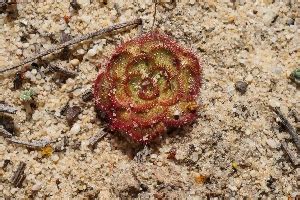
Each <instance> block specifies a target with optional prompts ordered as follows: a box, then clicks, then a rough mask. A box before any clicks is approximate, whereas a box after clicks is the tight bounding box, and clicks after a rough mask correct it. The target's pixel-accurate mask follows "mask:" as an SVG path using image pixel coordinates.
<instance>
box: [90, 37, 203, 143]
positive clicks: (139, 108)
mask: <svg viewBox="0 0 300 200" xmlns="http://www.w3.org/2000/svg"><path fill="white" fill-rule="evenodd" d="M200 86H201V65H200V63H199V60H198V59H197V57H196V56H195V55H194V54H193V53H191V52H190V51H188V50H186V49H184V48H182V47H180V46H179V45H178V44H177V43H176V42H175V41H173V40H172V39H170V38H169V37H167V36H165V35H162V34H160V33H158V32H153V33H149V34H146V35H143V36H140V37H138V38H136V39H133V40H130V41H128V42H126V43H124V44H122V45H120V46H119V47H117V48H116V51H115V53H114V54H113V55H112V57H111V59H110V62H109V63H108V64H107V65H106V72H105V75H104V74H99V76H98V78H97V79H96V81H95V86H94V96H95V101H96V107H97V108H98V109H100V110H101V111H104V112H105V113H106V116H107V117H108V119H109V120H108V123H109V127H110V128H111V130H113V131H116V132H120V133H123V134H124V135H126V136H128V137H129V138H131V140H133V141H135V142H138V143H144V144H145V143H149V142H151V141H152V140H154V139H155V138H156V137H158V136H159V135H161V134H163V133H165V132H166V130H167V129H168V128H170V127H181V126H183V125H185V124H189V123H192V122H193V121H195V120H196V118H197V115H196V109H197V108H198V106H197V104H196V98H197V97H198V95H199V90H200Z"/></svg>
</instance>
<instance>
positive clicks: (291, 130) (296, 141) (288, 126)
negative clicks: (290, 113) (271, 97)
mask: <svg viewBox="0 0 300 200" xmlns="http://www.w3.org/2000/svg"><path fill="white" fill-rule="evenodd" d="M271 109H272V110H273V111H274V112H275V113H276V114H277V116H278V117H279V118H280V119H281V122H282V124H283V125H284V127H285V128H286V130H287V131H288V133H289V134H290V135H291V136H292V140H293V142H294V144H295V146H296V148H297V151H298V152H300V138H299V136H298V134H297V132H296V129H295V128H294V127H293V126H292V124H291V123H290V122H289V121H288V119H287V118H286V117H285V116H284V115H283V114H282V112H281V110H280V109H279V108H278V107H271ZM281 147H282V148H283V150H284V151H285V152H286V153H287V155H288V157H289V158H290V160H291V162H292V163H293V165H294V166H299V165H300V159H297V158H296V157H295V156H293V154H292V152H291V151H290V150H289V149H288V146H287V144H286V142H282V143H281Z"/></svg>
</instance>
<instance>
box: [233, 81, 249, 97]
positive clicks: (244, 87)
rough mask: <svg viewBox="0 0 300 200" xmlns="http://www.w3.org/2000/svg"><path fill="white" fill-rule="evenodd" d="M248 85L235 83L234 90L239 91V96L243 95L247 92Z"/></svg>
mask: <svg viewBox="0 0 300 200" xmlns="http://www.w3.org/2000/svg"><path fill="white" fill-rule="evenodd" d="M247 87H248V84H247V83H246V82H244V81H237V82H236V83H235V89H236V90H237V91H239V92H240V93H241V94H245V93H246V91H247Z"/></svg>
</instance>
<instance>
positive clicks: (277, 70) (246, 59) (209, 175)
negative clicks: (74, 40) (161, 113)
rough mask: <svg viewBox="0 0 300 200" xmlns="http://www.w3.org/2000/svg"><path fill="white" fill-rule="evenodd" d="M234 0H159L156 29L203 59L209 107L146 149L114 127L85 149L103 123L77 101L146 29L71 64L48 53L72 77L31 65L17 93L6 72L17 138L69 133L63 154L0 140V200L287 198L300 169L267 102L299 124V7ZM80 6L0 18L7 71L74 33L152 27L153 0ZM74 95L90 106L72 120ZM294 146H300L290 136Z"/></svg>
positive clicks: (89, 45)
mask: <svg viewBox="0 0 300 200" xmlns="http://www.w3.org/2000/svg"><path fill="white" fill-rule="evenodd" d="M232 2H235V1H229V0H226V1H221V0H220V1H213V0H204V1H201V3H197V2H194V1H190V2H189V3H178V4H177V5H176V6H175V7H173V6H172V5H168V4H164V5H158V6H157V12H156V21H155V26H154V27H155V28H158V29H159V30H160V31H162V32H164V33H166V34H168V35H170V36H171V37H173V38H174V39H176V40H177V41H178V42H179V43H180V44H182V45H183V46H186V47H188V48H190V49H192V50H193V51H194V52H195V54H196V55H197V56H198V57H199V58H200V59H201V60H202V62H203V73H204V74H203V86H202V90H201V94H200V97H201V105H202V108H201V111H200V117H199V119H198V120H197V123H195V124H194V125H193V126H192V127H187V128H185V129H184V130H180V131H173V132H171V133H169V134H166V135H164V136H163V137H162V138H161V139H160V140H158V141H156V142H155V143H153V144H151V145H150V146H149V147H148V148H147V149H144V150H142V148H141V147H138V146H136V145H132V144H131V143H129V142H127V141H126V140H124V138H123V137H121V136H118V135H115V134H108V135H107V136H106V137H105V138H104V139H103V140H101V141H100V142H99V143H98V145H97V146H96V148H95V149H94V150H93V151H92V150H91V149H90V148H88V144H89V142H88V140H89V138H91V137H92V136H93V135H95V134H96V133H97V132H99V130H101V129H102V127H103V124H102V122H101V121H99V120H98V119H97V118H96V113H95V111H94V107H93V102H92V101H90V102H83V101H82V99H81V95H82V93H84V91H86V90H87V89H89V88H91V87H92V85H93V81H94V79H95V77H96V76H97V71H96V69H97V68H96V67H95V66H96V65H97V64H99V63H103V62H104V61H105V59H106V58H107V57H109V55H110V53H111V52H112V51H113V49H114V47H115V45H117V44H119V43H121V42H122V41H126V40H128V39H130V38H133V37H135V36H137V35H139V34H140V32H139V29H138V28H135V29H131V30H129V31H126V32H121V33H118V34H113V35H111V36H106V37H100V38H95V39H92V40H88V41H86V42H82V43H80V44H78V45H74V46H73V47H72V48H71V54H70V55H69V56H67V58H64V59H63V58H61V56H59V55H58V54H53V55H50V56H48V57H44V60H47V61H49V62H51V63H60V64H61V65H62V66H65V67H66V68H69V69H71V70H75V71H77V72H78V76H76V77H75V78H69V79H68V80H67V81H66V83H56V82H55V80H54V78H55V77H54V75H53V73H47V74H46V75H45V76H42V75H41V73H40V71H37V70H35V69H33V70H31V71H29V72H27V73H26V74H25V76H26V80H25V81H24V84H23V86H22V87H21V88H20V89H18V90H13V89H12V88H13V76H14V72H8V73H5V74H4V75H1V77H0V80H1V81H0V90H1V92H0V100H1V101H5V102H6V103H8V104H10V105H14V106H15V107H16V108H17V109H18V111H17V113H16V114H15V115H11V116H12V117H13V118H14V123H15V126H16V130H15V133H16V135H17V138H18V139H19V140H23V141H33V140H49V141H53V140H56V139H58V138H64V140H63V139H61V141H60V143H63V142H62V141H65V143H64V144H62V146H63V147H64V148H62V149H61V150H60V151H58V150H56V151H54V152H53V153H51V152H50V153H47V152H46V153H45V149H44V151H41V150H29V149H27V148H26V147H23V146H19V145H14V144H11V143H8V142H7V140H6V139H5V138H4V137H0V199H4V198H9V197H11V198H12V199H28V198H36V199H84V198H85V199H93V198H98V199H116V198H130V197H132V198H143V199H147V198H151V199H153V198H158V199H163V198H170V199H171V198H175V197H177V198H179V199H182V198H197V197H206V196H210V197H222V196H223V197H225V196H227V197H231V196H236V197H238V196H239V197H278V198H282V197H284V198H287V197H288V196H295V195H296V194H297V192H300V168H296V167H293V166H292V164H291V162H290V161H289V160H288V157H287V156H286V155H285V154H284V152H283V151H282V149H281V148H280V143H281V142H282V141H284V140H286V139H289V138H290V136H289V134H288V133H287V132H286V131H285V130H283V129H282V127H281V126H280V125H279V124H278V122H279V120H278V119H276V115H275V114H274V113H273V112H272V111H271V110H270V108H269V106H270V105H271V106H279V107H280V109H281V110H282V112H283V113H284V114H285V115H286V116H289V120H290V121H291V123H292V124H293V125H294V126H298V127H299V122H297V121H296V120H295V119H294V118H293V117H292V116H291V114H290V113H291V111H292V110H294V111H296V112H298V113H299V112H300V103H299V100H300V93H299V89H297V87H296V85H295V84H294V83H292V82H291V80H290V79H289V78H288V76H289V74H290V73H291V71H292V70H294V69H296V68H297V67H299V66H300V13H299V12H300V5H299V3H297V1H291V2H292V3H290V4H289V3H285V2H284V3H280V2H277V1H275V2H274V3H272V1H254V2H253V1H247V2H248V3H241V2H240V1H237V2H236V3H232ZM287 2H288V1H287ZM79 3H80V5H81V9H80V10H79V11H78V12H77V13H76V12H75V11H74V10H73V9H72V8H70V4H69V3H68V2H61V3H54V2H53V1H51V3H49V2H48V3H22V4H21V3H20V4H18V13H19V16H18V17H17V19H15V20H9V19H8V18H7V17H6V14H5V13H4V14H0V25H1V28H0V66H3V67H4V66H7V65H10V64H13V63H17V62H19V61H22V60H24V59H25V58H26V57H30V56H32V55H33V54H35V53H38V52H40V51H41V50H44V49H48V48H50V47H51V46H52V45H55V44H58V43H60V42H61V35H62V32H64V33H65V34H69V35H71V36H72V37H75V36H80V35H82V34H85V33H89V32H92V31H95V30H98V29H99V28H101V27H105V26H109V25H112V24H115V23H119V22H124V21H128V20H131V19H135V18H137V17H140V18H142V19H143V21H144V27H143V31H144V32H147V31H150V30H151V27H152V22H153V13H154V5H153V4H152V3H151V1H148V2H142V1H140V2H133V3H130V2H128V3H120V2H118V1H116V2H113V1H109V2H108V4H107V5H102V4H101V3H99V2H97V1H94V2H93V3H89V2H85V1H79ZM65 16H67V17H65ZM68 16H70V17H68ZM66 18H67V19H66ZM66 20H67V21H69V22H68V23H66ZM90 49H93V51H92V52H91V51H89V50H90ZM94 51H95V52H96V55H93V53H94ZM88 52H90V53H88ZM76 59H79V62H78V60H76ZM46 67H47V66H43V67H42V68H41V71H43V70H44V69H45V68H46ZM237 81H244V82H245V83H247V84H248V87H247V91H246V92H245V94H243V95H242V94H241V93H240V92H238V91H237V90H236V89H235V83H236V82H237ZM29 88H32V89H33V90H34V91H35V92H36V96H35V100H36V107H37V108H36V109H35V110H34V113H33V115H32V119H30V120H28V119H26V113H25V110H24V106H23V105H22V102H21V101H20V98H19V96H20V94H21V92H22V91H24V90H25V89H29ZM68 101H69V102H70V104H71V105H78V106H80V107H81V108H82V110H83V112H82V113H81V114H80V115H79V119H78V120H77V121H76V122H75V124H74V125H72V126H71V127H70V126H69V125H68V123H67V122H66V120H65V117H64V116H61V114H60V111H61V109H62V108H63V106H64V105H65V104H66V103H67V102H68ZM289 147H290V149H293V148H294V147H293V145H292V143H291V142H290V143H289ZM294 149H295V148H294ZM170 151H171V152H173V154H172V153H170ZM174 152H176V153H174ZM294 154H295V155H296V151H295V150H294ZM172 156H173V157H172ZM21 161H22V162H24V163H26V167H25V171H24V173H25V175H26V178H25V180H24V182H23V183H22V184H21V186H20V187H19V188H18V187H14V186H13V185H12V184H11V178H12V176H13V174H14V173H15V171H16V170H17V167H18V165H19V163H20V162H21Z"/></svg>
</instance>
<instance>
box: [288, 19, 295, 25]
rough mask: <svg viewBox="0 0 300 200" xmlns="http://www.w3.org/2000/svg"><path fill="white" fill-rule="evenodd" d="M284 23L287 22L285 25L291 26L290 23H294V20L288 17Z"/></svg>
mask: <svg viewBox="0 0 300 200" xmlns="http://www.w3.org/2000/svg"><path fill="white" fill-rule="evenodd" d="M286 23H287V25H289V26H291V25H294V23H295V20H294V19H292V18H289V19H288V20H287V22H286Z"/></svg>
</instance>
